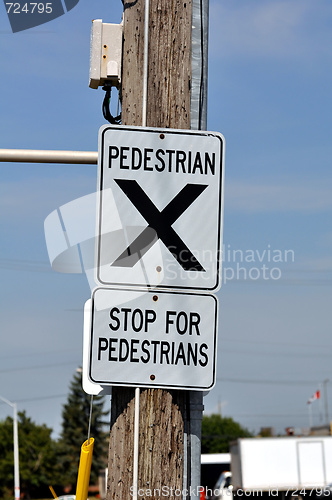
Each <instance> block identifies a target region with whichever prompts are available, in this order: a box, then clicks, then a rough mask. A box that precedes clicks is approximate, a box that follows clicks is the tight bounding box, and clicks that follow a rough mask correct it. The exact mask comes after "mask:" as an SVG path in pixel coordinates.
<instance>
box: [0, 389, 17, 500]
mask: <svg viewBox="0 0 332 500" xmlns="http://www.w3.org/2000/svg"><path fill="white" fill-rule="evenodd" d="M0 399H1V401H3V402H4V403H6V404H7V405H9V406H11V407H12V408H13V411H14V418H13V431H14V432H13V434H14V498H15V500H19V499H20V496H21V491H20V471H19V449H18V424H17V405H16V403H12V402H11V401H9V399H6V398H4V397H2V396H0Z"/></svg>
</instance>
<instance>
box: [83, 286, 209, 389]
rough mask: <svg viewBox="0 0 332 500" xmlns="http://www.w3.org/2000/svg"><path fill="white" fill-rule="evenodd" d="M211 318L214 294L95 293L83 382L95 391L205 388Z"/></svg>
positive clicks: (125, 291)
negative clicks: (108, 388) (114, 387)
mask: <svg viewBox="0 0 332 500" xmlns="http://www.w3.org/2000/svg"><path fill="white" fill-rule="evenodd" d="M217 316H218V300H217V298H216V297H215V296H214V295H206V294H198V293H179V292H160V291H158V292H156V291H148V292H145V291H138V290H128V289H121V290H115V289H111V288H96V289H95V290H94V291H93V293H92V314H91V320H90V322H91V324H90V332H89V333H90V339H89V349H88V353H87V354H88V358H89V359H88V379H89V381H90V382H92V383H94V384H98V385H100V386H112V385H119V386H133V387H160V388H169V389H188V390H190V389H192V390H208V389H211V388H212V387H213V386H214V384H215V376H216V344H217ZM85 330H87V329H86V328H85Z"/></svg>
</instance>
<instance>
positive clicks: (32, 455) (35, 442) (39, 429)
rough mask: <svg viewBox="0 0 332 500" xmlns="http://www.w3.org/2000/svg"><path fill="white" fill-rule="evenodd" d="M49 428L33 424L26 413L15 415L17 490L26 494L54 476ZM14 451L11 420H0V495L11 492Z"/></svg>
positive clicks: (53, 450) (53, 446) (29, 494)
mask: <svg viewBox="0 0 332 500" xmlns="http://www.w3.org/2000/svg"><path fill="white" fill-rule="evenodd" d="M51 433H52V429H49V428H48V427H46V425H44V424H43V425H37V424H35V423H34V422H32V420H31V419H30V418H29V417H27V416H26V414H25V412H19V414H18V441H19V465H20V482H21V491H22V492H24V493H25V494H26V495H27V496H28V497H29V496H31V495H34V494H36V492H37V491H38V492H39V491H41V490H43V489H46V488H48V485H49V484H51V482H52V480H53V477H54V476H53V475H54V469H55V464H56V445H55V443H54V441H53V440H52V438H51ZM13 485H14V451H13V420H12V418H10V417H7V418H6V420H5V421H2V422H0V492H1V496H2V498H4V497H5V496H6V494H8V490H11V491H13Z"/></svg>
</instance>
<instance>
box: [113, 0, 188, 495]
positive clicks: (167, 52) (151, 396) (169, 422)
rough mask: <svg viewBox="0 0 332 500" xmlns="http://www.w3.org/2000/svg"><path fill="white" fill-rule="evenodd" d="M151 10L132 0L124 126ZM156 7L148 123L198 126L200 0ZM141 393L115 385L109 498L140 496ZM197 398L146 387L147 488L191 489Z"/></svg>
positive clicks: (165, 1)
mask: <svg viewBox="0 0 332 500" xmlns="http://www.w3.org/2000/svg"><path fill="white" fill-rule="evenodd" d="M144 11H145V0H125V1H124V26H123V28H124V45H123V69H122V91H121V94H122V124H123V125H135V126H141V125H142V99H143V59H144ZM149 11H150V12H149V44H148V46H149V51H148V87H147V116H146V125H147V126H150V127H162V128H178V129H190V88H191V31H192V0H152V1H151V2H150V9H149ZM134 395H135V391H134V389H128V388H124V387H113V390H112V410H111V431H110V447H109V467H108V486H107V500H110V499H112V500H113V499H123V500H129V499H130V498H132V489H131V488H132V485H133V447H134V446H133V428H134V404H135V402H134V399H135V398H134ZM190 400H191V393H190V391H168V390H162V389H146V390H141V395H140V422H139V469H138V487H139V488H141V489H143V490H147V489H150V490H152V491H153V490H154V489H158V488H162V487H167V488H169V490H170V489H171V488H173V491H175V490H177V491H182V490H183V485H184V475H186V474H187V472H186V470H185V468H186V467H187V464H186V463H185V459H184V456H185V450H184V446H187V445H188V444H187V441H186V440H185V434H186V433H187V432H188V425H189V424H188V422H189V420H190V416H189V411H190V409H189V408H190ZM139 498H145V496H143V497H142V496H140V497H139ZM153 498H154V499H159V498H166V496H165V495H162V496H158V495H153Z"/></svg>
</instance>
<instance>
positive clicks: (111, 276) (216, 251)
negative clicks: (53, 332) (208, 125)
mask: <svg viewBox="0 0 332 500" xmlns="http://www.w3.org/2000/svg"><path fill="white" fill-rule="evenodd" d="M223 154H224V138H223V136H222V135H221V134H218V133H215V132H202V131H187V130H186V131H184V130H174V129H148V128H142V127H137V128H135V127H123V126H109V125H106V126H104V127H102V128H101V129H100V133H99V174H98V177H99V180H98V186H99V187H98V189H99V206H98V211H97V213H98V237H97V242H98V243H97V252H96V254H97V262H96V271H97V272H96V279H97V283H99V284H100V285H110V286H119V285H126V286H128V287H145V286H152V287H162V288H166V289H193V290H210V291H212V290H217V289H218V288H219V287H220V273H221V260H222V259H221V244H222V243H221V240H222V198H223V197H222V193H223Z"/></svg>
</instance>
